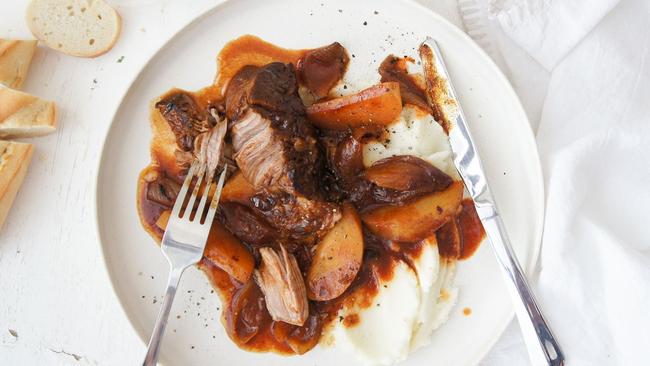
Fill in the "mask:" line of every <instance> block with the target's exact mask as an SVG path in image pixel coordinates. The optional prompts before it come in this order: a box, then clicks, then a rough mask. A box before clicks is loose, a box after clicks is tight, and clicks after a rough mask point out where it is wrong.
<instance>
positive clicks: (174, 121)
mask: <svg viewBox="0 0 650 366" xmlns="http://www.w3.org/2000/svg"><path fill="white" fill-rule="evenodd" d="M156 108H157V109H158V110H159V111H160V114H162V116H163V117H164V118H165V120H166V121H167V123H169V127H171V129H172V132H174V135H175V136H176V144H177V145H178V147H179V148H180V149H181V150H184V151H192V150H193V149H194V140H195V138H196V137H197V136H198V135H200V134H201V133H203V132H207V131H208V130H209V129H210V128H212V126H213V125H214V122H215V121H214V118H210V117H211V116H210V117H208V116H206V113H205V111H202V110H201V109H200V108H199V106H198V105H197V103H196V101H195V100H194V97H193V96H192V95H191V94H190V93H188V92H185V91H182V90H175V91H174V92H172V93H170V94H168V95H166V96H164V97H163V98H162V99H161V100H160V101H158V102H157V103H156Z"/></svg>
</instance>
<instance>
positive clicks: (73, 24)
mask: <svg viewBox="0 0 650 366" xmlns="http://www.w3.org/2000/svg"><path fill="white" fill-rule="evenodd" d="M27 25H28V26H29V29H30V30H31V31H32V34H34V37H36V38H38V39H39V40H41V41H43V43H45V44H46V45H47V46H48V47H50V48H52V49H55V50H57V51H60V52H63V53H66V54H68V55H72V56H79V57H96V56H99V55H101V54H104V53H106V52H108V51H109V50H110V49H111V48H113V45H114V44H115V42H116V41H117V37H118V36H119V34H120V29H121V28H122V21H121V19H120V16H119V14H118V13H117V12H116V11H115V9H113V8H112V7H111V6H110V5H108V4H107V3H106V2H104V1H103V0H32V1H31V3H30V4H29V6H28V7H27Z"/></svg>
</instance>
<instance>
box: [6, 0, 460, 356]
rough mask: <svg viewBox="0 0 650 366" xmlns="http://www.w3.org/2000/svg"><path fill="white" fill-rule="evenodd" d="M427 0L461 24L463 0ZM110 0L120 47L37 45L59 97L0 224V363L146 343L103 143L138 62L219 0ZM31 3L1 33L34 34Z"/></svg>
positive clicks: (14, 1)
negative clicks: (115, 246) (98, 220)
mask: <svg viewBox="0 0 650 366" xmlns="http://www.w3.org/2000/svg"><path fill="white" fill-rule="evenodd" d="M421 1H422V2H423V3H425V4H426V5H428V6H430V7H431V8H433V9H434V10H436V11H438V12H439V13H441V14H442V15H443V16H445V17H447V18H448V19H450V20H451V21H452V22H454V23H456V24H460V18H459V16H458V13H457V10H456V0H444V1H439V0H421ZM109 2H110V3H111V4H113V5H115V6H116V7H117V9H118V11H119V12H120V14H121V16H122V19H123V29H122V35H121V37H120V39H119V41H118V43H117V45H116V46H115V48H114V49H113V50H112V51H110V52H109V53H107V54H105V55H103V56H100V57H98V58H96V59H80V58H74V57H70V56H66V55H62V54H59V53H56V52H54V51H51V50H49V49H47V48H44V47H40V48H39V50H38V52H37V53H36V55H35V58H34V61H33V63H32V68H31V71H30V73H29V76H28V79H27V82H26V83H25V85H24V88H23V89H24V90H25V91H27V92H30V93H33V94H36V95H38V96H41V97H44V98H48V99H52V100H55V101H56V102H57V105H58V108H59V109H58V117H59V127H58V130H57V132H56V133H55V134H53V135H50V136H46V137H42V138H35V139H31V140H29V142H32V143H34V144H35V146H36V150H35V154H34V158H33V160H32V164H31V166H30V167H29V171H28V173H27V177H26V178H25V182H24V184H23V186H22V188H21V190H20V192H19V193H18V196H17V198H16V202H15V204H14V207H13V209H12V210H11V213H10V215H9V217H8V219H7V221H6V223H5V227H4V229H3V230H2V232H0V365H136V364H139V363H140V362H141V359H142V356H143V354H144V345H143V344H142V342H141V341H140V340H139V339H138V337H137V336H136V334H135V332H134V331H133V330H132V329H131V326H130V324H129V323H128V321H127V319H126V317H125V316H124V314H123V312H122V309H121V308H120V305H119V303H118V301H117V298H116V297H115V296H114V295H113V290H112V288H111V284H110V281H109V278H108V276H107V273H106V271H105V269H104V263H103V260H102V257H101V253H100V247H99V242H98V236H97V232H96V229H95V201H94V192H93V190H94V186H93V182H94V177H95V174H96V170H97V167H98V162H99V158H100V147H101V144H102V142H103V139H104V136H105V134H106V132H107V129H108V126H109V124H110V122H111V121H110V118H111V116H112V115H113V113H114V111H115V109H116V108H117V106H118V103H119V101H120V99H121V97H122V96H123V94H124V93H125V92H126V90H127V88H128V86H129V83H130V81H131V80H132V79H133V77H134V76H135V74H136V73H137V72H138V70H139V69H140V68H141V66H142V65H143V64H144V63H145V62H146V61H147V60H148V58H149V57H150V56H151V54H152V53H153V52H155V51H156V50H157V49H158V48H159V46H160V45H162V44H163V43H164V42H165V41H166V40H167V39H168V38H169V37H171V36H172V35H173V34H174V33H175V32H176V31H177V30H179V29H180V28H182V27H183V26H184V25H185V24H187V23H188V22H189V21H190V20H192V19H193V18H194V17H195V16H196V15H198V14H201V13H202V12H204V11H205V10H206V9H209V8H211V7H212V6H213V5H214V4H215V3H216V2H217V1H215V0H192V1H189V0H185V1H179V0H176V1H154V0H112V1H111V0H109ZM27 3H28V0H3V1H0V37H5V38H31V34H30V33H29V31H28V29H27V26H26V24H25V21H24V18H25V15H24V11H25V7H26V6H27ZM217 51H218V50H215V53H216V52H217ZM116 199H125V200H129V201H132V200H133V197H116ZM134 209H135V207H134Z"/></svg>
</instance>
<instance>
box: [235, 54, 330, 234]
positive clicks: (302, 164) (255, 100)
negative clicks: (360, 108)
mask: <svg viewBox="0 0 650 366" xmlns="http://www.w3.org/2000/svg"><path fill="white" fill-rule="evenodd" d="M297 89H298V87H297V81H296V76H295V70H294V68H293V66H292V65H291V64H283V63H278V62H275V63H271V64H268V65H266V66H263V67H253V66H246V67H244V68H242V69H241V70H240V71H239V72H238V73H237V74H236V75H235V76H234V77H233V79H232V80H231V81H230V82H229V84H228V87H227V90H226V98H225V99H226V116H227V118H228V120H229V124H230V136H231V138H232V146H233V148H234V151H235V154H234V159H235V161H236V162H237V165H238V166H239V169H240V170H241V172H242V174H243V175H244V177H245V178H246V180H247V181H248V182H249V183H251V184H252V185H253V186H254V187H255V189H257V190H259V191H260V194H258V195H256V197H254V199H253V200H252V202H251V208H252V209H253V210H254V211H255V213H256V214H258V215H260V216H262V217H264V218H265V219H266V221H267V222H268V223H269V224H270V225H273V226H274V227H276V228H278V229H279V230H280V231H281V233H280V234H281V236H282V237H291V238H298V237H301V236H309V237H314V236H318V235H319V233H321V232H325V231H327V230H328V229H329V228H331V227H332V226H333V225H334V223H335V222H336V221H337V220H338V219H339V218H340V216H341V215H340V212H339V211H338V210H337V206H336V205H334V204H332V203H328V202H326V201H324V200H323V198H322V196H323V195H322V193H321V189H320V185H319V180H320V174H321V173H320V172H321V170H322V167H323V161H322V158H321V156H320V151H319V148H318V145H317V140H316V137H315V130H314V128H313V127H312V126H311V124H310V123H309V121H308V120H307V118H306V116H305V111H304V106H303V105H302V102H301V100H300V97H299V96H298V90H297Z"/></svg>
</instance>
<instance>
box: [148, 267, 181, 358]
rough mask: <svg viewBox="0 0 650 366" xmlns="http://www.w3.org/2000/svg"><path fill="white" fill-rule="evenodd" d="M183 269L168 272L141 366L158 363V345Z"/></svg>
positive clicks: (173, 269) (160, 341)
mask: <svg viewBox="0 0 650 366" xmlns="http://www.w3.org/2000/svg"><path fill="white" fill-rule="evenodd" d="M184 270H185V267H183V268H173V267H172V269H171V271H170V272H169V279H168V280H167V292H165V298H164V299H163V301H162V308H161V309H160V313H158V319H157V320H156V326H155V327H154V328H153V334H151V339H150V340H149V346H148V348H147V355H146V356H145V358H144V362H143V363H142V365H143V366H156V364H157V362H158V351H159V350H160V344H161V343H162V339H163V336H164V335H165V327H166V326H167V319H168V318H169V312H170V311H171V309H172V302H173V301H174V296H175V295H176V290H177V289H178V283H179V282H180V280H181V275H182V274H183V271H184Z"/></svg>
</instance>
